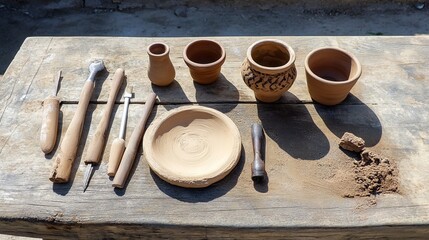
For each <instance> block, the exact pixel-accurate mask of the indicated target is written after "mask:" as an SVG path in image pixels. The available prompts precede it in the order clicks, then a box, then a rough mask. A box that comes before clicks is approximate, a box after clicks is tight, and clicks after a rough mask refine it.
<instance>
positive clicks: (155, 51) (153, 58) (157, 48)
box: [147, 43, 176, 86]
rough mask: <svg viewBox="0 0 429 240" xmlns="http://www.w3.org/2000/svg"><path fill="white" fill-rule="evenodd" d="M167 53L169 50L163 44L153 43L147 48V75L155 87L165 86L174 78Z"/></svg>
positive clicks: (173, 71) (174, 72) (172, 67)
mask: <svg viewBox="0 0 429 240" xmlns="http://www.w3.org/2000/svg"><path fill="white" fill-rule="evenodd" d="M169 53H170V48H169V47H168V45H167V44H164V43H153V44H151V45H150V46H149V47H148V48H147V54H148V55H149V66H148V69H147V75H148V77H149V79H150V81H151V82H152V83H153V84H155V85H157V86H167V85H169V84H171V83H172V82H173V81H174V77H176V71H175V70H174V66H173V64H172V63H171V60H170V57H169Z"/></svg>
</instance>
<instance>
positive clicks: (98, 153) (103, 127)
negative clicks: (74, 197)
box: [83, 68, 125, 192]
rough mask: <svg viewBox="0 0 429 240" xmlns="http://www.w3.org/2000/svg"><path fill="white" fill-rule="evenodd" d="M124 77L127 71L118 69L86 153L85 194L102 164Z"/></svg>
mask: <svg viewBox="0 0 429 240" xmlns="http://www.w3.org/2000/svg"><path fill="white" fill-rule="evenodd" d="M124 77H125V71H124V70H123V69H122V68H118V69H117V70H116V72H115V74H114V75H113V82H112V87H111V89H110V93H109V98H108V100H107V104H106V107H105V109H104V113H103V117H102V118H101V121H100V123H99V124H98V126H97V129H96V130H95V133H94V136H93V139H92V141H91V142H90V144H89V147H88V150H87V151H86V157H85V164H86V170H85V176H84V179H83V191H84V192H85V190H86V188H87V187H88V184H89V180H90V179H91V175H92V172H93V170H94V166H95V165H98V164H100V161H101V158H102V156H103V152H104V147H105V145H106V140H107V137H108V136H107V128H108V126H109V120H110V115H111V114H112V110H113V106H114V104H115V101H116V97H117V96H118V92H119V89H121V86H122V83H123V81H124Z"/></svg>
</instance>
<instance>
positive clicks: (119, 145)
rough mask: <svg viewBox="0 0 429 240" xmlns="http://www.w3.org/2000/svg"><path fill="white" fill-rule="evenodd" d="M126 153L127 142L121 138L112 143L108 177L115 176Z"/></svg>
mask: <svg viewBox="0 0 429 240" xmlns="http://www.w3.org/2000/svg"><path fill="white" fill-rule="evenodd" d="M124 151H125V140H124V139H121V138H115V140H113V142H112V147H111V148H110V156H109V165H108V168H107V175H109V176H110V177H113V176H115V174H116V170H117V169H118V166H119V163H120V162H121V159H122V155H123V154H124Z"/></svg>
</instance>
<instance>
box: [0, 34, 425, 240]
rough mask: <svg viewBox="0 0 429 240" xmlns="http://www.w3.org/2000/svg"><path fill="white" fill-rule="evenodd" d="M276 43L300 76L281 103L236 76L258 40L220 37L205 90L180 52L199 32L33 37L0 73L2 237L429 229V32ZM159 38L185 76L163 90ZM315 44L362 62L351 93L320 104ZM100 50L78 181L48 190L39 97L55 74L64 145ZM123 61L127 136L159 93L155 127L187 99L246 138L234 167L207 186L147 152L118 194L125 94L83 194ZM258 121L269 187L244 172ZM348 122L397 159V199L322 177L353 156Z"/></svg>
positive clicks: (365, 233) (48, 159)
mask: <svg viewBox="0 0 429 240" xmlns="http://www.w3.org/2000/svg"><path fill="white" fill-rule="evenodd" d="M276 38H278V39H281V40H284V41H286V42H287V43H289V44H290V45H291V46H292V48H294V50H295V52H296V56H297V57H296V66H297V71H298V77H297V79H296V81H295V83H294V85H293V86H292V88H291V89H290V90H289V92H288V93H286V94H284V96H283V98H282V99H281V100H280V102H277V103H275V104H261V103H257V102H256V101H255V99H254V96H253V92H252V91H251V90H250V89H248V88H247V86H246V85H245V84H244V83H243V81H242V80H241V76H240V72H239V67H240V64H241V62H242V60H243V59H244V57H245V53H246V50H247V47H248V46H250V44H251V43H253V42H254V41H256V40H258V39H261V38H257V37H245V38H243V37H228V38H226V37H225V38H215V39H216V40H218V41H219V42H220V43H221V44H223V46H224V47H225V49H226V52H227V58H226V62H225V64H224V66H223V68H222V74H223V75H222V77H221V79H220V80H219V81H218V82H216V83H214V84H212V85H208V86H202V85H198V84H194V83H193V82H192V80H191V78H190V75H189V72H188V69H187V67H186V65H185V63H184V62H183V59H182V55H181V54H182V50H183V48H184V46H185V45H186V44H187V43H189V42H190V41H191V40H192V39H191V38H94V37H71V38H64V37H54V38H52V37H37V38H28V39H27V40H26V41H25V42H24V44H23V45H22V47H21V49H20V50H19V52H18V53H17V55H16V57H15V59H14V60H13V62H12V63H11V65H10V66H9V68H8V69H7V71H6V73H5V74H4V77H3V79H2V81H1V82H0V97H1V99H2V100H3V101H2V102H1V103H0V111H1V116H0V117H1V118H0V163H1V166H0V184H1V186H2V187H1V188H0V203H1V204H0V233H7V234H18V235H27V236H41V237H46V238H59V237H85V238H89V237H91V236H92V237H94V236H95V237H99V238H101V237H106V238H108V237H117V236H128V237H138V236H142V235H150V236H153V237H159V238H169V237H179V238H181V237H182V238H186V237H189V238H215V237H217V236H219V235H217V234H221V235H223V236H227V237H231V238H240V237H246V238H253V237H255V238H256V237H261V236H262V237H269V236H271V237H275V238H281V237H293V238H297V237H315V236H319V237H332V236H344V237H353V236H354V237H359V236H360V237H369V236H379V237H383V236H390V237H401V236H414V237H421V236H427V234H428V233H429V189H428V186H427V184H426V183H427V182H429V162H428V161H427V159H428V157H429V144H428V137H429V136H428V133H427V129H428V127H429V124H428V122H429V121H428V114H427V112H428V110H429V109H428V104H427V103H428V101H427V92H429V84H428V79H429V70H428V68H427V63H428V62H429V37H425V36H414V37H276ZM155 41H164V42H166V43H167V44H169V45H170V47H171V52H170V57H171V60H172V62H173V65H174V66H175V67H176V73H177V76H176V81H175V82H174V83H173V85H171V86H170V87H167V88H159V87H155V86H152V85H151V84H150V82H149V80H148V78H147V74H146V70H147V61H148V58H147V54H146V52H145V49H146V47H147V46H148V45H149V44H150V43H152V42H155ZM321 46H337V47H341V48H344V49H347V50H349V51H351V52H352V53H353V54H355V55H356V56H357V58H358V59H359V60H360V61H361V64H362V68H363V73H362V77H361V78H360V80H359V81H358V83H357V84H356V86H355V87H354V88H353V90H352V94H351V95H350V96H349V97H348V99H347V100H346V101H345V102H344V103H343V104H341V105H339V106H336V107H323V106H320V105H318V104H314V103H313V102H312V100H311V98H310V96H309V94H308V92H307V88H306V82H305V72H304V67H303V66H304V59H305V56H306V54H307V53H309V52H310V51H311V50H312V49H314V48H317V47H321ZM97 58H102V59H104V61H105V63H106V67H107V71H106V72H104V73H103V74H100V75H99V76H97V78H96V88H95V90H94V94H93V97H92V102H91V104H90V106H89V110H88V114H87V117H86V121H85V126H84V129H83V133H82V140H81V144H80V147H79V149H78V157H77V159H76V162H75V165H74V170H73V172H72V177H71V182H70V183H68V184H62V185H57V184H54V185H53V184H52V182H50V181H49V180H48V175H49V171H50V168H51V166H52V159H53V157H54V154H55V151H56V150H57V149H56V148H55V149H54V151H53V153H52V154H51V155H47V156H44V155H43V153H42V152H41V150H40V149H39V143H38V139H39V131H40V119H41V116H42V106H41V103H42V101H43V99H44V98H45V97H46V96H47V95H49V94H50V93H51V92H52V89H53V87H54V84H53V78H54V75H55V73H56V72H57V71H58V70H60V69H61V70H62V71H63V77H64V78H63V80H62V82H61V87H60V91H59V97H61V98H62V100H63V103H62V105H61V112H62V113H61V116H60V120H61V122H60V129H59V133H60V136H59V137H58V143H59V141H61V139H62V138H61V137H62V136H63V134H64V133H65V131H66V129H67V126H68V124H69V123H70V120H71V118H72V116H73V114H74V111H75V109H76V105H77V100H78V98H79V94H80V91H81V89H82V86H83V82H84V81H85V79H86V78H87V76H88V65H89V63H90V62H91V61H92V60H94V59H97ZM119 67H121V68H124V69H125V72H126V75H127V84H132V85H134V91H135V97H136V98H134V99H132V100H131V102H132V104H131V105H130V111H129V122H128V126H127V135H126V136H127V137H129V136H130V135H131V132H132V130H133V128H134V126H135V125H136V124H137V122H138V119H139V117H141V113H142V108H143V102H144V99H145V98H146V96H147V94H148V93H149V92H151V91H154V92H155V93H156V94H157V95H158V102H157V106H156V107H155V109H154V111H153V113H152V115H151V118H150V119H149V123H150V122H152V120H153V118H155V117H157V116H160V115H161V114H163V113H165V112H166V111H168V110H170V109H173V108H176V107H179V106H182V105H185V104H200V105H204V106H208V107H212V108H215V109H218V110H220V111H221V112H224V113H225V114H226V115H228V116H229V117H230V118H231V119H232V120H233V121H234V122H235V123H236V124H237V126H238V128H239V130H240V133H241V135H242V144H243V151H242V156H241V159H240V162H239V164H238V166H237V167H236V168H235V169H234V170H233V172H232V173H231V174H230V175H228V176H227V177H226V178H225V179H223V180H222V181H220V182H219V183H217V184H215V185H213V186H212V187H209V188H206V189H183V188H179V187H174V186H171V185H169V184H167V183H165V182H163V181H162V180H161V179H159V178H158V177H157V176H156V175H155V174H153V173H152V172H151V171H150V170H149V168H148V165H147V163H146V161H145V159H144V157H143V156H142V155H141V153H142V150H141V149H140V151H139V157H138V159H137V161H136V163H135V165H134V168H133V171H132V177H131V179H130V181H129V183H128V185H127V188H126V189H124V190H113V188H111V180H109V178H108V176H107V173H106V171H107V158H108V156H109V149H110V145H111V142H112V141H113V139H115V138H116V137H117V134H118V130H119V125H120V118H121V115H122V109H123V104H122V102H123V99H119V98H118V99H117V104H116V105H115V107H114V110H113V114H114V118H113V122H112V124H111V127H112V129H111V130H110V133H109V138H108V142H107V145H106V150H105V151H104V155H103V161H102V164H101V165H100V166H99V168H98V169H96V171H95V173H94V176H93V178H92V180H91V182H90V185H89V188H88V190H87V192H85V193H83V192H82V179H83V171H84V168H85V165H84V163H83V161H81V160H82V157H84V156H85V153H86V152H85V151H86V150H87V147H88V146H87V143H88V142H89V141H90V139H92V135H93V133H94V131H95V128H96V126H97V124H98V122H99V121H100V119H101V116H102V111H103V109H104V107H105V103H106V101H107V97H108V93H109V90H110V85H111V81H110V79H111V78H112V76H113V73H114V71H115V70H116V69H117V68H119ZM124 88H125V87H123V88H122V89H121V91H120V93H119V95H121V96H122V93H123V90H124ZM253 122H260V123H262V125H263V126H264V129H265V132H266V135H267V157H266V158H267V163H266V164H267V172H268V176H269V183H268V184H267V185H261V186H258V185H256V186H254V185H253V183H252V181H251V179H250V163H251V161H252V155H253V152H252V146H251V138H250V125H251V123H253ZM345 131H350V132H353V133H355V134H356V135H357V136H360V137H362V138H364V139H365V140H366V142H367V145H369V146H370V147H373V148H374V149H375V150H377V151H379V152H382V153H384V154H385V155H387V156H389V157H391V158H393V159H395V160H396V161H397V163H398V166H399V171H400V184H401V194H388V195H379V196H377V197H376V199H377V204H376V205H374V206H368V205H367V201H368V199H365V198H354V199H348V198H342V197H341V196H340V193H339V192H338V189H337V188H332V187H331V186H332V185H330V184H331V183H329V182H328V181H327V179H329V177H327V176H326V175H328V174H331V172H332V168H335V167H337V165H336V164H337V161H346V160H347V155H345V153H344V152H343V151H341V150H340V149H339V148H338V141H339V138H340V137H341V136H342V134H343V133H344V132H345ZM58 143H57V146H58ZM338 170H341V169H338ZM337 187H338V188H340V187H341V186H337ZM356 227H358V229H360V230H354V229H355V228H356ZM256 228H258V229H259V230H255V229H256ZM405 228H406V229H408V231H406V230H404V229H405ZM91 229H97V230H98V231H93V230H91ZM100 231H104V233H103V234H101V235H99V233H100ZM250 233H254V234H255V235H251V234H250ZM338 234H340V235H338ZM401 234H403V235H401Z"/></svg>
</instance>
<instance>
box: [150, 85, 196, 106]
mask: <svg viewBox="0 0 429 240" xmlns="http://www.w3.org/2000/svg"><path fill="white" fill-rule="evenodd" d="M151 86H152V90H153V92H154V93H155V94H156V95H157V96H158V99H159V103H161V104H162V105H163V106H164V107H165V108H166V109H167V110H171V109H174V108H177V107H179V106H181V105H180V104H190V103H191V101H189V99H188V97H187V96H186V94H185V91H183V89H182V86H180V84H179V83H178V82H177V81H176V80H174V81H173V82H172V83H171V84H170V85H168V86H165V87H160V86H156V85H155V84H151Z"/></svg>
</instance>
